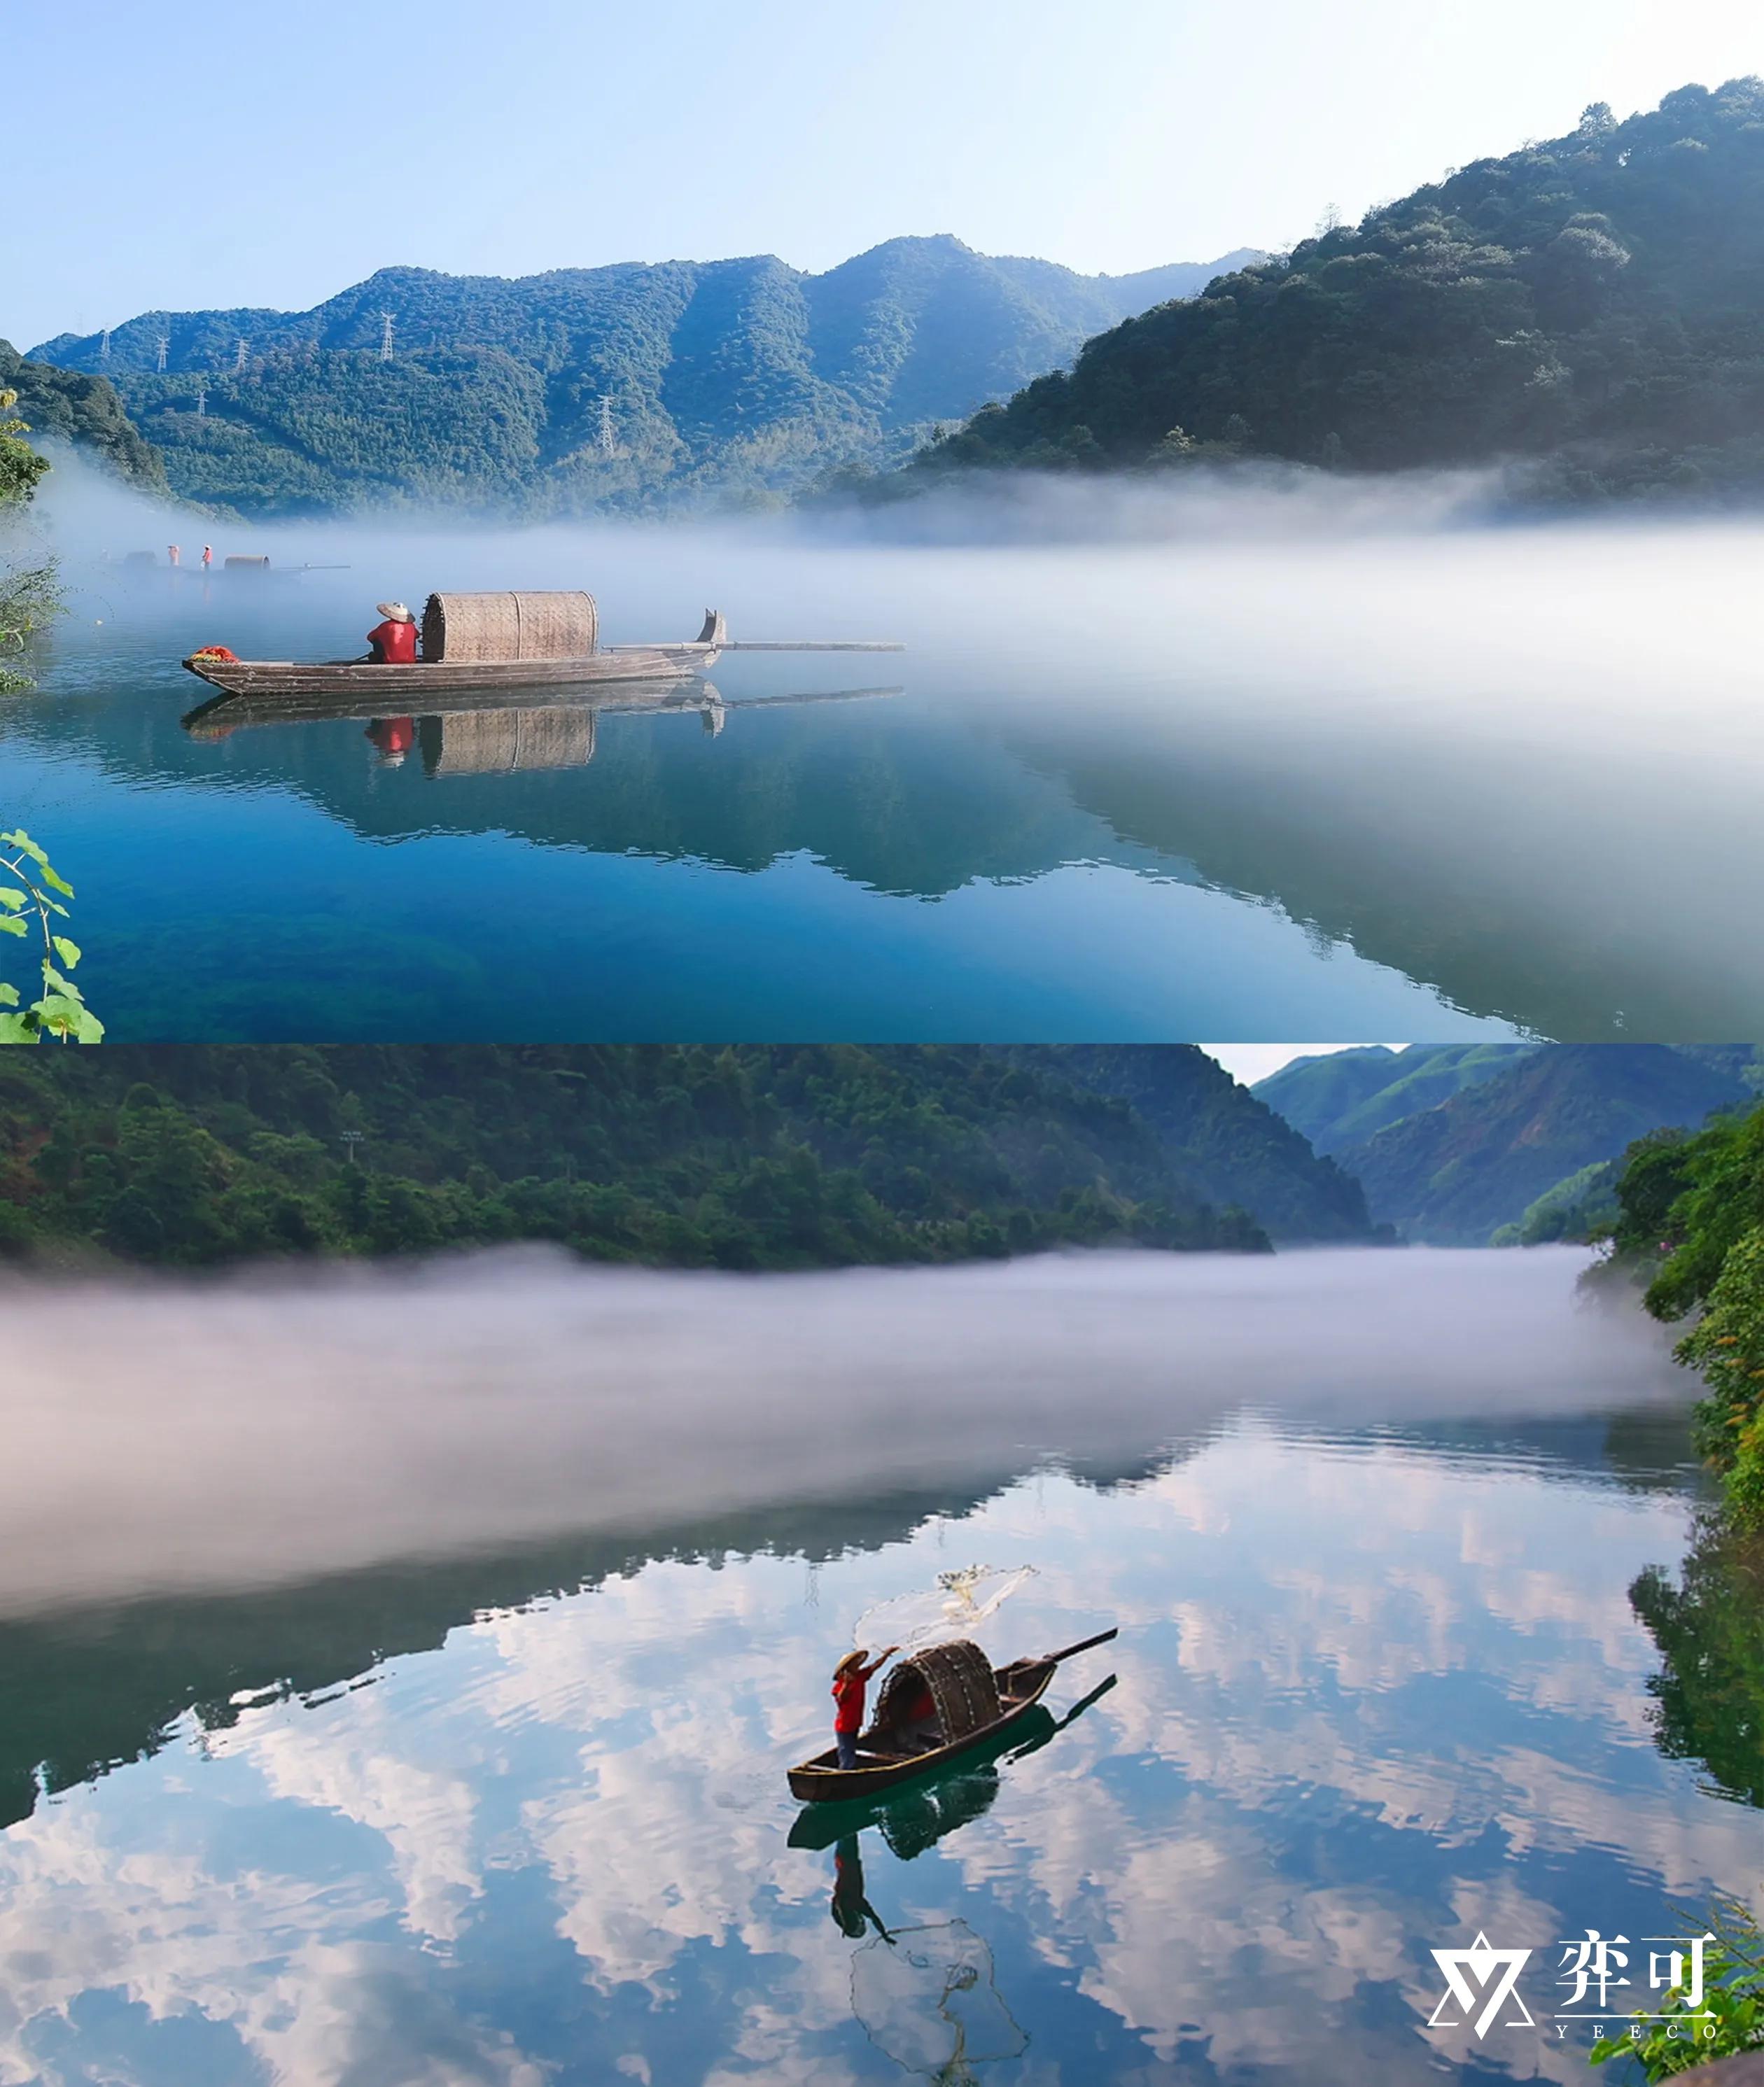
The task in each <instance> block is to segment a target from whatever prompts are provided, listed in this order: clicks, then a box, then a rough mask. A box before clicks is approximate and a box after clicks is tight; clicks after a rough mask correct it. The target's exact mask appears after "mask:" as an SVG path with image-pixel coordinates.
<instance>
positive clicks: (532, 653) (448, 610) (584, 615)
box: [423, 591, 600, 662]
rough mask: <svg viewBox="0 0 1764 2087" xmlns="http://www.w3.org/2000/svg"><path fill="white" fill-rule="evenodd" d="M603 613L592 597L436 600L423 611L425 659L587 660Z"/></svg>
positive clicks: (446, 596)
mask: <svg viewBox="0 0 1764 2087" xmlns="http://www.w3.org/2000/svg"><path fill="white" fill-rule="evenodd" d="M599 638H600V612H599V610H598V609H596V607H595V605H594V596H593V595H592V594H583V593H581V592H580V591H575V592H570V593H557V594H432V595H430V596H429V600H428V601H427V602H426V603H425V604H424V608H423V658H424V659H425V660H429V661H434V660H439V659H451V660H454V661H455V662H458V661H459V660H485V659H587V658H588V657H589V656H590V655H592V653H593V652H594V651H596V647H597V645H598V642H599Z"/></svg>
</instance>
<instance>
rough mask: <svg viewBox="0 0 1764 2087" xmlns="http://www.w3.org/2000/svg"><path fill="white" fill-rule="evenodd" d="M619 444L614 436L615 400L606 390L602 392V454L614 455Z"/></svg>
mask: <svg viewBox="0 0 1764 2087" xmlns="http://www.w3.org/2000/svg"><path fill="white" fill-rule="evenodd" d="M617 449H618V446H617V443H616V442H614V440H613V401H612V399H611V398H610V396H609V395H608V394H607V393H606V392H604V391H603V392H602V393H601V394H600V454H601V455H602V456H614V455H617Z"/></svg>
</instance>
